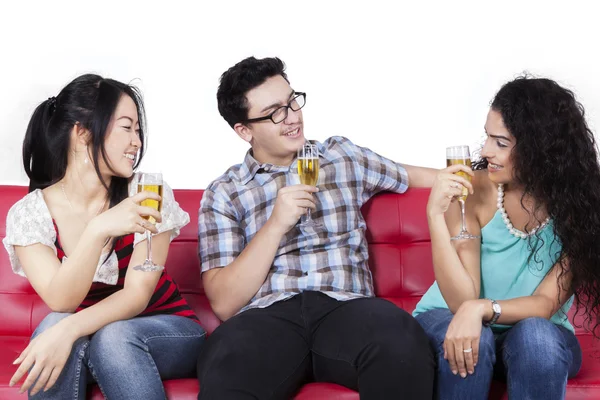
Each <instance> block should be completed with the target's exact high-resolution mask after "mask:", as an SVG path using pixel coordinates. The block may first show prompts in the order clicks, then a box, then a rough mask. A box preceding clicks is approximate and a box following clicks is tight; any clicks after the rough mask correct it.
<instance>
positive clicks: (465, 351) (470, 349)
mask: <svg viewBox="0 0 600 400" xmlns="http://www.w3.org/2000/svg"><path fill="white" fill-rule="evenodd" d="M472 351H473V348H472V347H469V348H468V349H463V353H470V352H472Z"/></svg>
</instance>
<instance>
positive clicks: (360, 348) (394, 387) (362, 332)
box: [198, 292, 435, 400]
mask: <svg viewBox="0 0 600 400" xmlns="http://www.w3.org/2000/svg"><path fill="white" fill-rule="evenodd" d="M434 375H435V361H434V356H433V352H432V350H431V347H430V346H429V342H428V339H427V336H426V335H425V332H424V331H423V329H422V328H421V326H420V325H419V324H418V323H417V321H416V320H415V319H414V318H412V316H411V315H410V314H408V313H407V312H405V311H404V310H402V309H400V308H398V307H397V306H396V305H394V304H393V303H390V302H389V301H386V300H383V299H379V298H365V299H355V300H349V301H337V300H335V299H332V298H330V297H329V296H327V295H325V294H323V293H320V292H303V293H301V294H299V295H296V296H294V297H292V298H291V299H289V300H286V301H281V302H278V303H275V304H273V305H271V306H269V307H266V308H262V309H250V310H248V311H245V312H243V313H241V314H238V315H236V316H235V317H233V318H231V319H229V320H228V321H226V322H225V323H224V324H222V325H221V326H219V327H218V328H217V329H216V330H215V331H214V332H213V334H212V335H210V336H209V338H208V339H207V340H206V342H205V343H204V345H203V346H202V350H201V352H200V356H199V358H198V379H199V381H200V394H199V395H198V399H199V400H215V399H218V400H229V399H236V400H237V399H260V400H262V399H290V398H292V397H293V395H294V394H295V393H296V392H297V391H298V389H299V388H300V387H301V386H302V385H303V384H304V383H307V382H311V381H316V382H331V383H337V384H339V385H343V386H346V387H348V388H351V389H354V390H357V391H359V393H360V398H361V399H363V400H371V399H418V400H423V399H427V400H429V399H431V398H432V396H433V380H434Z"/></svg>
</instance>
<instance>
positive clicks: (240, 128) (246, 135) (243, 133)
mask: <svg viewBox="0 0 600 400" xmlns="http://www.w3.org/2000/svg"><path fill="white" fill-rule="evenodd" d="M233 130H234V131H235V133H237V135H238V136H239V137H241V138H242V140H244V141H245V142H248V143H251V142H252V129H250V128H249V127H248V126H247V125H244V124H242V123H241V122H238V123H237V124H235V125H234V126H233Z"/></svg>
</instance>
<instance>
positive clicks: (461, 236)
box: [450, 231, 481, 240]
mask: <svg viewBox="0 0 600 400" xmlns="http://www.w3.org/2000/svg"><path fill="white" fill-rule="evenodd" d="M480 238H481V236H477V235H471V234H470V233H469V232H467V231H462V232H461V233H459V234H458V235H456V236H453V237H451V238H450V240H462V239H480Z"/></svg>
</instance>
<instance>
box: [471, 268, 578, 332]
mask: <svg viewBox="0 0 600 400" xmlns="http://www.w3.org/2000/svg"><path fill="white" fill-rule="evenodd" d="M560 271H561V266H560V265H558V264H555V265H554V266H553V267H552V269H551V270H550V271H549V272H548V274H547V275H546V277H545V278H544V279H543V280H542V283H540V285H539V286H538V287H537V289H536V290H535V292H534V293H533V294H532V295H531V296H524V297H517V298H514V299H510V300H498V304H500V307H502V314H501V315H500V318H498V321H497V323H498V324H503V325H514V324H516V323H517V322H519V321H521V320H524V319H526V318H531V317H540V318H545V319H550V318H551V317H552V316H553V315H554V314H556V313H557V312H558V310H559V309H560V308H561V307H562V306H563V305H564V304H565V303H566V302H567V300H568V299H569V297H571V295H572V294H573V292H572V291H571V289H570V286H571V285H570V282H571V277H570V274H569V273H568V272H567V273H566V274H563V276H562V277H559V274H560ZM559 279H560V286H559ZM476 304H477V305H479V306H480V307H481V310H482V311H481V312H482V320H483V321H489V320H491V319H492V316H493V315H494V312H493V310H492V305H491V301H490V300H487V299H482V300H477V302H476Z"/></svg>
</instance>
